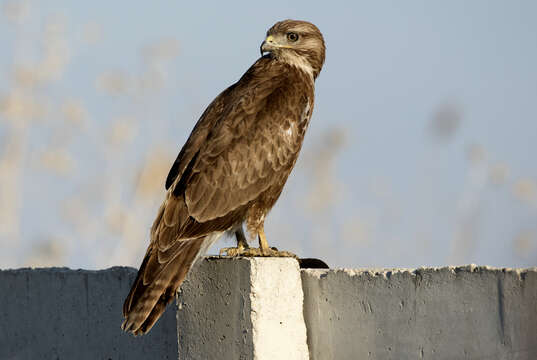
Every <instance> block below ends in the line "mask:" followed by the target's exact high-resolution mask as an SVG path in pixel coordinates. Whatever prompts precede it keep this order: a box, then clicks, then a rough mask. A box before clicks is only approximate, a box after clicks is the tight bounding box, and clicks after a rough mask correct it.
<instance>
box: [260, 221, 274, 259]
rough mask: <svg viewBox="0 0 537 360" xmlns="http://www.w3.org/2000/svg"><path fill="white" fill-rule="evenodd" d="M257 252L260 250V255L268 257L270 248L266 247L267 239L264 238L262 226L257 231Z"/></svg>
mask: <svg viewBox="0 0 537 360" xmlns="http://www.w3.org/2000/svg"><path fill="white" fill-rule="evenodd" d="M258 235H259V250H261V253H263V255H266V256H268V254H269V252H270V250H271V249H270V248H269V246H268V242H267V237H266V236H265V227H264V226H263V225H262V226H261V229H259V234H258Z"/></svg>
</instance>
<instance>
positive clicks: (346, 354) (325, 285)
mask: <svg viewBox="0 0 537 360" xmlns="http://www.w3.org/2000/svg"><path fill="white" fill-rule="evenodd" d="M536 270H537V269H532V270H505V269H503V270H502V269H491V268H487V267H475V266H467V267H457V268H454V267H450V268H439V269H434V268H428V269H418V270H414V271H412V270H409V271H405V270H391V271H390V270H379V271H374V270H364V271H358V270H303V271H302V286H303V289H304V299H305V301H304V316H305V320H306V324H307V329H308V345H309V350H310V358H311V359H322V360H329V359H528V360H529V359H537V272H536Z"/></svg>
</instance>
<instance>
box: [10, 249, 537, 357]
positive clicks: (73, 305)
mask: <svg viewBox="0 0 537 360" xmlns="http://www.w3.org/2000/svg"><path fill="white" fill-rule="evenodd" d="M135 274H136V270H135V269H131V268H117V267H116V268H111V269H108V270H102V271H84V270H68V269H58V268H53V269H34V270H32V269H20V270H5V271H0V359H2V360H3V359H36V358H39V359H129V360H132V359H155V358H158V359H177V358H179V359H211V358H215V359H234V360H236V359H271V360H277V359H285V360H291V359H307V358H308V357H309V358H310V359H323V360H325V359H338V360H339V359H537V269H536V268H533V269H530V270H503V269H490V268H484V267H474V266H469V267H461V268H441V269H418V270H391V271H390V270H378V271H376V270H312V269H309V270H299V269H298V266H297V264H296V262H295V261H294V260H291V259H259V258H258V259H229V258H225V259H206V260H205V261H203V262H201V264H200V265H199V266H198V267H197V268H196V269H195V271H194V272H193V273H192V274H191V276H190V277H189V279H188V280H187V281H186V282H185V284H184V286H183V287H182V291H181V293H180V295H179V298H178V303H179V309H178V308H177V306H170V307H169V308H168V310H167V311H166V313H165V314H164V316H163V318H162V319H160V321H159V322H158V323H157V325H156V326H155V327H154V328H153V329H152V330H151V332H150V333H149V335H146V336H143V337H136V338H135V337H133V336H131V335H127V334H124V333H122V332H121V330H120V324H121V306H122V302H123V299H124V297H125V296H126V294H127V293H128V291H129V287H130V285H131V282H132V281H133V279H134V276H135ZM176 311H177V319H178V321H176ZM306 333H307V338H306ZM178 344H179V345H178ZM308 348H309V351H308ZM178 351H179V356H178Z"/></svg>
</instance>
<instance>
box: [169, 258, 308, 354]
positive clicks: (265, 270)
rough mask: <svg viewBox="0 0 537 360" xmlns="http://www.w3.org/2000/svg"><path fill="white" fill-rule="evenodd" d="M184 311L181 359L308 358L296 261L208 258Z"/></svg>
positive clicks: (195, 274) (191, 281)
mask: <svg viewBox="0 0 537 360" xmlns="http://www.w3.org/2000/svg"><path fill="white" fill-rule="evenodd" d="M178 306H179V310H178V312H177V332H178V339H179V343H178V347H179V359H185V360H186V359H189V360H190V359H222V360H224V359H233V360H236V359H256V360H265V359H267V360H268V359H270V360H278V359H284V360H293V359H300V360H302V359H308V348H307V341H306V326H305V322H304V316H303V311H302V310H303V293H302V286H301V278H300V270H299V267H298V263H297V261H296V260H294V259H288V258H236V259H231V258H207V259H205V260H204V261H202V262H201V264H199V265H198V266H197V267H196V268H195V269H194V271H192V272H191V273H190V274H189V277H188V279H187V280H186V281H185V283H184V284H183V286H182V287H181V292H180V294H179V297H178Z"/></svg>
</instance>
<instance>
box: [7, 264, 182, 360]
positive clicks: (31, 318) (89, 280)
mask: <svg viewBox="0 0 537 360" xmlns="http://www.w3.org/2000/svg"><path fill="white" fill-rule="evenodd" d="M135 276H136V270H135V269H132V268H125V267H114V268H111V269H107V270H101V271H87V270H69V269H65V268H48V269H33V270H32V269H20V270H4V271H0V359H1V360H6V359H12V360H19V359H20V360H23V359H60V360H63V359H92V360H93V359H106V360H107V359H113V360H115V359H129V360H132V359H177V330H176V320H175V308H176V307H175V306H170V307H169V308H168V309H167V310H166V313H165V314H164V315H163V317H162V319H160V321H159V322H158V324H157V325H155V327H154V328H153V329H152V330H151V333H150V334H149V335H147V336H144V337H137V338H135V337H134V336H131V335H127V334H125V333H124V332H122V331H121V328H120V326H121V321H122V315H121V309H122V305H123V300H124V298H125V296H126V295H127V294H128V292H129V289H130V286H131V283H132V281H133V280H134V277H135Z"/></svg>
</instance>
